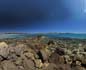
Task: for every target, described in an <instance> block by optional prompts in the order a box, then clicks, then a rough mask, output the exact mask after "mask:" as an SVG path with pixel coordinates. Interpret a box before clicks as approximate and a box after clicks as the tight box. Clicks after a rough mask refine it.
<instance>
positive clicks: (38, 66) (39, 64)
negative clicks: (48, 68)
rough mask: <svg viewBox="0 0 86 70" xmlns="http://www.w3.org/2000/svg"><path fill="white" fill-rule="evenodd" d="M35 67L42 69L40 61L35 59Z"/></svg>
mask: <svg viewBox="0 0 86 70" xmlns="http://www.w3.org/2000/svg"><path fill="white" fill-rule="evenodd" d="M35 66H36V67H37V68H42V66H43V63H42V61H41V60H40V59H36V60H35Z"/></svg>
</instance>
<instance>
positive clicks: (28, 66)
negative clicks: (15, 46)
mask: <svg viewBox="0 0 86 70" xmlns="http://www.w3.org/2000/svg"><path fill="white" fill-rule="evenodd" d="M23 66H24V69H25V70H35V65H34V62H33V61H32V60H31V59H27V58H24V60H23Z"/></svg>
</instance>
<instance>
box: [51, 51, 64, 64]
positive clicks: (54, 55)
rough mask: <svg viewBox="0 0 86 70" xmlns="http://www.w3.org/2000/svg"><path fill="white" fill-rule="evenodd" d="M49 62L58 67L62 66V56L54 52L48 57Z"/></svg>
mask: <svg viewBox="0 0 86 70" xmlns="http://www.w3.org/2000/svg"><path fill="white" fill-rule="evenodd" d="M49 62H50V63H54V64H56V65H58V64H64V63H65V60H64V57H63V56H60V55H59V54H57V53H55V52H54V53H52V54H51V56H50V57H49Z"/></svg>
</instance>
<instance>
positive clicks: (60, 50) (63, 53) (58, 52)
mask: <svg viewBox="0 0 86 70" xmlns="http://www.w3.org/2000/svg"><path fill="white" fill-rule="evenodd" d="M55 53H57V54H59V55H61V56H62V55H65V51H64V49H63V48H60V47H58V48H56V50H55Z"/></svg>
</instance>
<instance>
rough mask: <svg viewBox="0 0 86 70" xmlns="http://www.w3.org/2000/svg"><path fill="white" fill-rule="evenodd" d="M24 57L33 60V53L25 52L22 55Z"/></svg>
mask: <svg viewBox="0 0 86 70" xmlns="http://www.w3.org/2000/svg"><path fill="white" fill-rule="evenodd" d="M24 55H25V56H26V57H27V58H28V59H33V60H34V59H35V58H34V54H33V53H31V52H27V53H24Z"/></svg>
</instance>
